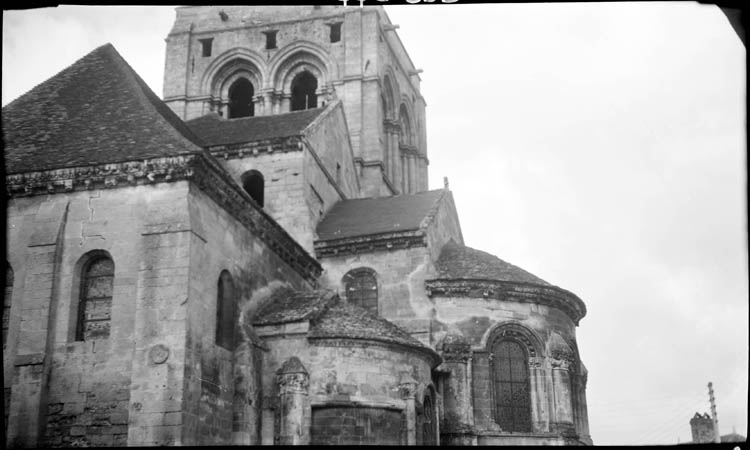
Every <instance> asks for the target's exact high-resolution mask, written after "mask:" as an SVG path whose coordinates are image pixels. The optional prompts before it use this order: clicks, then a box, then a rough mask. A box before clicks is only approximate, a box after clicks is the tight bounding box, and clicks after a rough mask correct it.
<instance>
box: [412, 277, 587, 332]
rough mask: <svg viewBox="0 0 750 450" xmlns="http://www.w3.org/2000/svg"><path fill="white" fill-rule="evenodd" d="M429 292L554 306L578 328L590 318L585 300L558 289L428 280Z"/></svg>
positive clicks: (477, 280)
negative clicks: (579, 323)
mask: <svg viewBox="0 0 750 450" xmlns="http://www.w3.org/2000/svg"><path fill="white" fill-rule="evenodd" d="M425 288H426V289H427V295H428V296H429V297H468V298H485V299H488V300H489V299H492V300H501V301H511V302H519V303H535V304H537V305H544V306H550V307H553V308H557V309H559V310H560V311H562V312H564V313H565V314H566V315H567V316H568V317H570V319H571V320H572V321H573V323H574V324H576V325H578V322H579V321H580V320H581V319H582V318H583V317H584V316H585V315H586V305H584V303H583V301H582V300H581V299H579V298H578V297H577V296H576V295H575V294H573V293H571V292H569V291H566V290H565V289H562V288H559V287H556V286H541V285H537V284H531V283H522V282H513V281H500V280H480V279H464V278H456V279H435V280H426V281H425Z"/></svg>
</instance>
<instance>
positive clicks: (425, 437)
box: [422, 392, 437, 445]
mask: <svg viewBox="0 0 750 450" xmlns="http://www.w3.org/2000/svg"><path fill="white" fill-rule="evenodd" d="M422 406H423V408H422V410H423V412H424V415H423V417H422V445H437V432H436V427H435V425H436V423H437V418H436V416H435V408H434V407H433V405H432V393H431V392H430V393H428V394H427V395H425V396H424V402H423V403H422Z"/></svg>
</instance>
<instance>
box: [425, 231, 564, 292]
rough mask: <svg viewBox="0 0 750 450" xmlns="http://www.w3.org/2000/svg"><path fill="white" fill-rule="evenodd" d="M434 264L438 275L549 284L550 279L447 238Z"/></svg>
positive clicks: (439, 276)
mask: <svg viewBox="0 0 750 450" xmlns="http://www.w3.org/2000/svg"><path fill="white" fill-rule="evenodd" d="M435 266H436V268H437V271H438V278H453V279H456V278H461V279H482V280H498V281H513V282H521V283H531V284H537V285H542V286H552V285H551V284H550V283H548V282H546V281H544V280H542V279H541V278H539V277H537V276H536V275H533V274H531V273H529V272H527V271H525V270H523V269H521V268H520V267H517V266H514V265H513V264H510V263H507V262H505V261H503V260H502V259H500V258H498V257H497V256H495V255H491V254H489V253H487V252H483V251H481V250H476V249H473V248H471V247H467V246H465V245H461V244H457V243H456V242H455V241H453V240H450V241H448V243H446V244H445V245H444V246H443V249H442V250H441V251H440V257H439V258H438V260H437V262H436V263H435Z"/></svg>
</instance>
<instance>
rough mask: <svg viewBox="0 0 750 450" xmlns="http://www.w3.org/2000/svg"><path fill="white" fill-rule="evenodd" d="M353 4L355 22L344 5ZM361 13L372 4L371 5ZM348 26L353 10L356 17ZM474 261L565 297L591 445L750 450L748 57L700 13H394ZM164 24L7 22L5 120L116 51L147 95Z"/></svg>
mask: <svg viewBox="0 0 750 450" xmlns="http://www.w3.org/2000/svg"><path fill="white" fill-rule="evenodd" d="M352 4H355V5H356V4H357V2H350V5H352ZM370 4H375V3H374V2H370ZM349 7H350V8H351V7H357V6H349ZM386 10H387V12H388V14H389V16H390V18H391V20H392V22H393V23H395V24H398V25H400V28H399V30H398V33H399V36H400V37H401V40H402V41H403V43H404V45H405V47H406V48H407V51H408V52H409V54H410V56H411V58H412V61H414V63H415V65H416V66H417V67H418V68H422V69H424V72H423V73H422V74H421V77H422V93H423V95H424V97H425V99H426V101H427V142H428V155H429V158H430V172H429V175H430V187H431V188H433V189H434V188H439V187H442V185H443V177H444V176H447V177H448V178H449V180H450V188H451V190H452V191H453V193H454V196H455V199H456V203H457V208H458V211H459V214H460V218H461V225H462V228H463V234H464V238H465V241H466V244H467V245H469V246H471V247H474V248H478V249H481V250H485V251H488V252H490V253H493V254H495V255H497V256H499V257H500V258H502V259H504V260H506V261H508V262H511V263H513V264H516V265H518V266H521V267H523V268H525V269H526V270H528V271H530V272H532V273H534V274H536V275H538V276H539V277H541V278H543V279H545V280H547V281H549V282H551V283H553V284H556V285H558V286H560V287H563V288H565V289H568V290H570V291H573V292H575V293H576V294H577V295H578V296H579V297H581V299H583V300H584V302H585V303H586V305H587V307H588V315H587V316H586V317H585V318H584V319H583V320H582V321H581V324H580V327H579V328H578V345H579V348H580V351H581V355H582V358H583V361H584V363H585V364H586V366H587V367H588V370H589V382H588V391H587V395H588V407H589V421H590V424H591V434H592V437H593V439H594V442H595V443H597V444H647V443H648V444H673V443H676V442H677V441H678V439H679V441H681V442H685V441H690V440H691V436H690V426H689V420H690V418H691V417H692V415H693V414H694V413H695V412H697V411H698V412H707V411H709V406H708V394H707V388H706V384H707V383H708V381H713V383H714V389H715V393H716V399H717V405H718V408H717V409H718V417H719V428H720V431H721V433H722V434H726V433H730V432H731V431H732V427H733V426H736V428H737V432H738V433H740V434H742V435H745V436H747V428H746V424H747V409H748V407H747V406H748V405H747V395H748V392H747V385H748V275H747V272H748V267H747V262H748V258H747V227H746V214H747V209H746V196H745V188H746V183H747V181H746V180H747V179H746V169H745V168H746V150H745V149H746V134H745V123H746V119H745V104H746V92H745V78H746V73H745V48H744V47H743V45H742V43H741V41H740V40H739V38H738V37H737V35H736V34H735V33H734V31H733V29H732V28H731V26H730V25H729V22H728V21H727V19H726V17H725V16H724V15H723V14H722V13H721V12H720V10H719V9H718V8H716V7H715V6H712V5H700V4H697V3H677V2H674V3H672V2H670V3H652V2H644V3H610V4H607V3H601V4H549V3H548V4H496V5H492V4H485V5H468V4H464V5H462V4H460V0H459V2H458V3H457V4H451V5H439V4H433V5H403V6H387V7H386ZM174 17H175V14H174V8H173V7H152V8H145V9H144V8H138V7H106V8H99V7H61V8H56V9H51V8H46V9H40V10H31V11H12V12H8V11H5V12H4V13H3V62H2V69H3V78H2V79H3V81H2V82H3V85H2V104H3V106H4V105H6V104H7V103H9V102H10V101H12V100H13V99H15V98H16V97H18V96H19V95H21V94H23V93H24V92H26V91H28V90H29V89H31V88H32V87H34V86H35V85H36V84H38V83H40V82H42V81H44V80H45V79H47V78H49V77H50V76H52V75H54V74H55V73H57V72H58V71H60V70H62V69H63V68H65V67H67V66H68V65H70V64H71V63H73V62H74V61H76V60H77V59H79V58H81V57H82V56H84V55H85V54H87V53H88V52H90V51H91V50H93V49H94V48H96V47H98V46H100V45H102V44H105V43H107V42H111V43H112V44H113V45H114V46H115V48H116V49H117V50H118V51H119V52H120V53H121V54H122V55H123V57H124V58H125V59H126V60H127V61H128V62H129V63H130V65H131V66H132V67H133V68H134V69H135V70H136V72H138V74H139V75H140V76H141V77H142V78H143V79H144V80H145V81H146V82H147V83H148V84H149V86H150V87H151V88H152V89H153V90H154V92H156V93H157V94H158V95H161V94H162V77H163V70H164V51H165V44H164V38H165V37H166V35H167V33H168V32H169V30H170V28H171V25H172V22H173V20H174Z"/></svg>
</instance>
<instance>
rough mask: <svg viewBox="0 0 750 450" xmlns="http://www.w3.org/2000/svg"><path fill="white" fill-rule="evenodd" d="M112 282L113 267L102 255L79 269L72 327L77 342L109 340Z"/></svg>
mask: <svg viewBox="0 0 750 450" xmlns="http://www.w3.org/2000/svg"><path fill="white" fill-rule="evenodd" d="M114 278H115V263H114V262H113V261H112V259H111V258H110V257H109V256H106V255H104V254H96V255H95V256H93V257H92V258H91V260H89V261H88V262H87V263H86V264H85V265H84V266H83V270H82V271H81V293H80V299H79V300H80V301H79V303H78V322H77V326H76V340H77V341H90V340H95V339H107V338H108V337H109V326H110V319H111V313H112V285H113V282H114Z"/></svg>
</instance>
